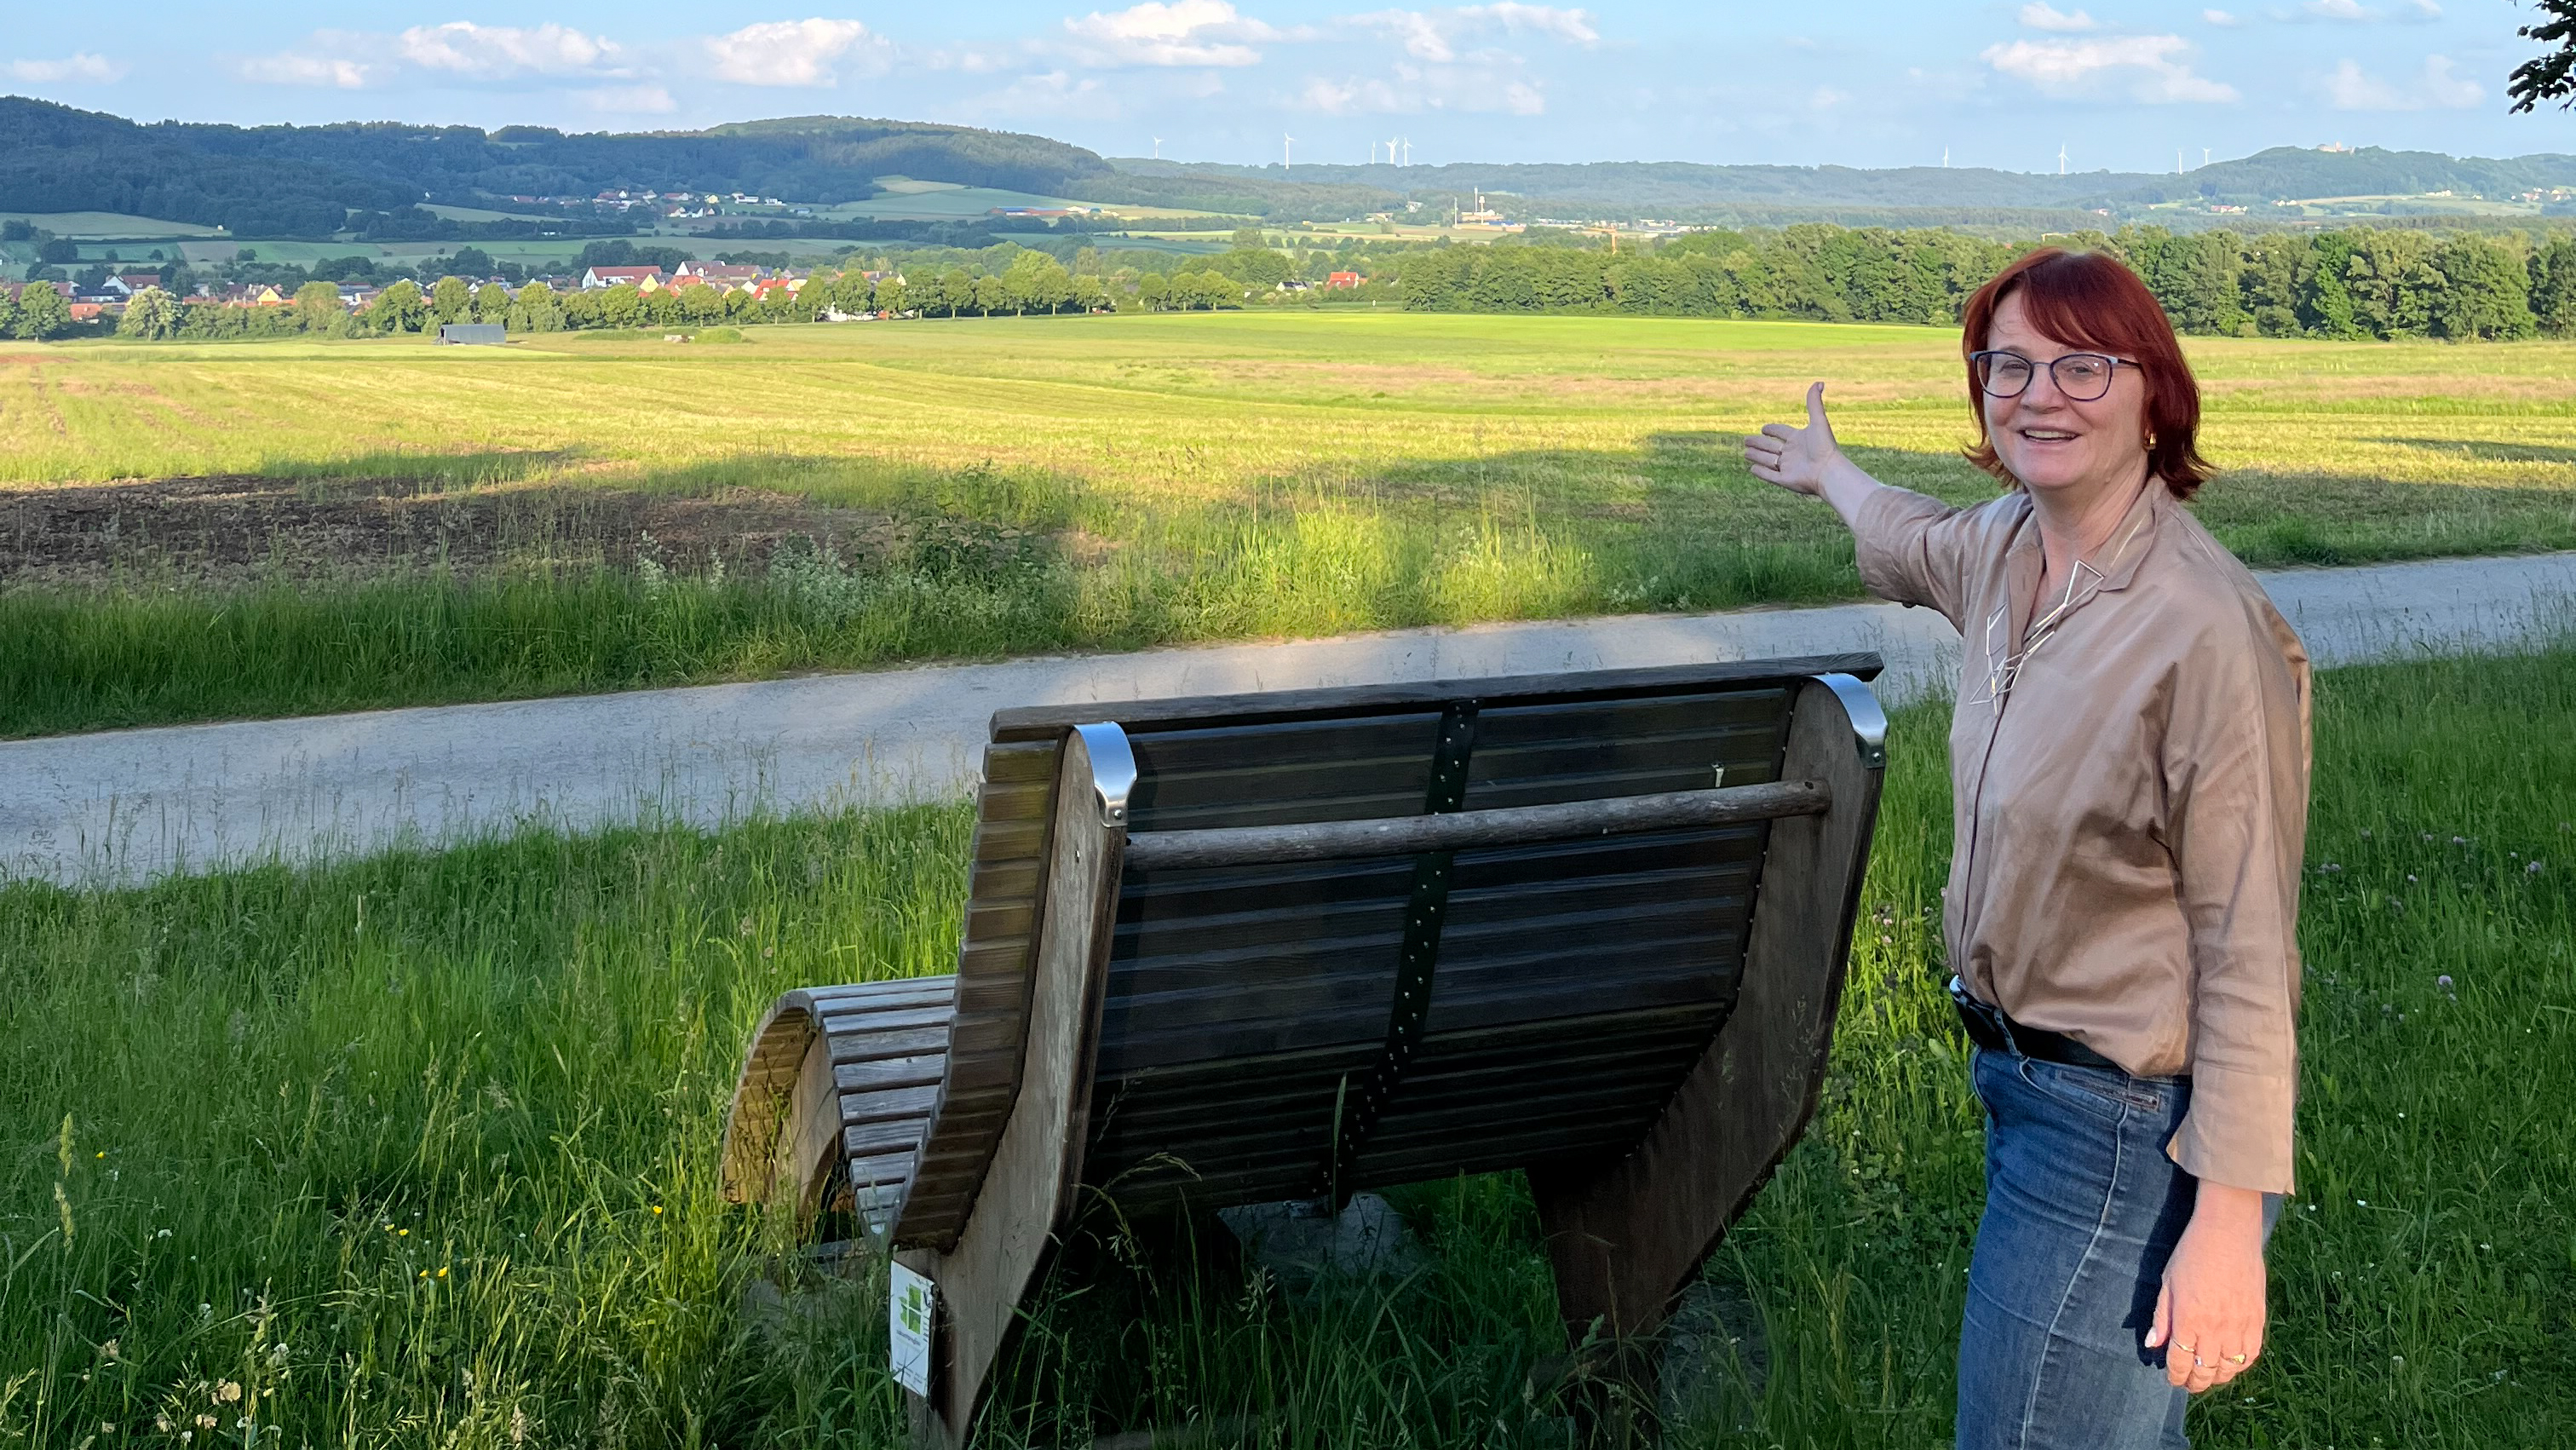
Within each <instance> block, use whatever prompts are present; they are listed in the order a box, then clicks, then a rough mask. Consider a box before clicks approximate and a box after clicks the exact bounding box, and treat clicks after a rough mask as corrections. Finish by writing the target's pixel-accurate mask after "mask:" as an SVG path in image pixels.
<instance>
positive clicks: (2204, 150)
mask: <svg viewBox="0 0 2576 1450" xmlns="http://www.w3.org/2000/svg"><path fill="white" fill-rule="evenodd" d="M2200 164H2201V165H2203V166H2207V165H2208V164H2209V148H2208V147H2206V146H2203V147H2201V148H2200Z"/></svg>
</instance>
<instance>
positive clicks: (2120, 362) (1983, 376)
mask: <svg viewBox="0 0 2576 1450" xmlns="http://www.w3.org/2000/svg"><path fill="white" fill-rule="evenodd" d="M1998 357H2008V358H2011V359H2012V360H2013V361H2014V362H2017V363H2020V364H2021V365H2023V366H2024V367H2027V368H2029V369H2030V373H2029V375H2028V376H2027V377H2024V378H2023V379H2022V380H2021V386H2020V387H2018V388H2015V389H2013V390H2012V391H2011V392H2009V393H2007V392H2001V391H1998V390H1997V389H1996V388H1995V386H1994V384H1993V382H1992V379H1993V377H1994V374H1995V369H1994V364H1992V363H1990V362H1988V361H1987V359H1988V358H1998ZM2079 357H2083V358H2097V359H2099V360H2101V361H2102V362H2105V363H2108V364H2110V366H2108V367H2106V368H2104V369H2103V370H2102V391H2100V392H2098V393H2094V394H2091V395H2090V396H2087V395H2085V394H2082V393H2078V392H2076V391H2074V390H2073V389H2071V388H2069V387H2067V386H2066V380H2065V379H2064V378H2062V377H2059V376H2058V374H2057V365H2058V364H2059V363H2062V362H2065V361H2067V360H2068V359H2070V358H2079ZM2043 367H2045V368H2047V369H2048V381H2049V382H2050V383H2051V384H2052V385H2053V386H2055V387H2056V389H2057V391H2058V392H2060V393H2062V394H2064V395H2065V396H2066V398H2067V399H2068V400H2069V401H2071V402H2077V403H2098V402H2100V401H2101V400H2102V399H2104V398H2107V397H2109V396H2111V385H2112V384H2113V383H2114V382H2117V381H2118V380H2119V377H2120V369H2122V368H2124V367H2125V368H2130V369H2134V370H2136V371H2139V372H2144V371H2145V368H2144V367H2143V366H2142V365H2141V364H2140V363H2139V362H2138V361H2137V360H2136V359H2135V358H2125V357H2119V356H2116V355H2114V354H2112V353H2107V352H2064V353H2059V354H2058V355H2057V356H2055V357H2053V358H2050V359H2049V360H2048V361H2047V362H2045V363H2042V362H2040V361H2039V360H2038V359H2036V358H2027V357H2023V356H2022V355H2021V354H2020V353H2017V352H2012V351H2009V350H2007V349H2004V348H1999V347H1990V348H1986V349H1984V350H1982V351H1979V352H1972V353H1970V354H1968V375H1969V376H1970V377H1972V378H1974V379H1976V383H1977V391H1979V392H1981V393H1983V394H1985V395H1986V396H1987V397H1989V398H2018V397H2020V396H2021V395H2022V394H2024V393H2027V392H2029V391H2030V385H2031V384H2032V383H2033V382H2035V381H2037V380H2038V377H2039V370H2040V369H2041V368H2043Z"/></svg>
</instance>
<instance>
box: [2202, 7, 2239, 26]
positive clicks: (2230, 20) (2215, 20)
mask: <svg viewBox="0 0 2576 1450" xmlns="http://www.w3.org/2000/svg"><path fill="white" fill-rule="evenodd" d="M2200 18H2201V19H2202V20H2205V21H2207V22H2208V23H2210V24H2212V25H2215V26H2218V27H2219V28H2220V29H2222V30H2224V29H2232V28H2234V27H2236V26H2239V25H2242V24H2244V23H2245V22H2244V21H2243V20H2242V19H2240V18H2239V17H2237V16H2235V15H2232V14H2230V13H2228V12H2227V11H2224V10H2203V11H2202V12H2200Z"/></svg>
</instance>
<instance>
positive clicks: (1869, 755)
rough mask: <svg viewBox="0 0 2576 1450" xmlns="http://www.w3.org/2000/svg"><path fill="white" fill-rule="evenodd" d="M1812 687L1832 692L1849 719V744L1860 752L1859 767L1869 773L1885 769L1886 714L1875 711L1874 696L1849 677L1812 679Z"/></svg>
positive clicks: (1876, 698) (1868, 689)
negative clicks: (1823, 688) (1867, 768)
mask: <svg viewBox="0 0 2576 1450" xmlns="http://www.w3.org/2000/svg"><path fill="white" fill-rule="evenodd" d="M1816 683H1818V684H1820V685H1823V686H1824V687H1825V688H1826V689H1828V690H1831V691H1833V692H1834V698H1835V699H1838V700H1840V701H1842V702H1843V713H1844V714H1846V715H1848V716H1850V717H1851V724H1852V743H1853V744H1854V745H1856V746H1858V747H1859V749H1860V763H1861V764H1863V765H1866V766H1868V767H1869V768H1870V769H1872V770H1884V769H1886V767H1887V712H1886V711H1885V710H1882V709H1880V708H1879V704H1878V695H1877V693H1876V692H1875V691H1873V690H1871V689H1870V687H1869V686H1867V685H1865V684H1862V683H1861V682H1860V681H1859V680H1857V679H1854V678H1853V677H1852V676H1850V675H1843V674H1832V675H1818V676H1816Z"/></svg>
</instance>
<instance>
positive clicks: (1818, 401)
mask: <svg viewBox="0 0 2576 1450" xmlns="http://www.w3.org/2000/svg"><path fill="white" fill-rule="evenodd" d="M1744 462H1745V464H1746V465H1747V466H1748V467H1750V468H1751V469H1752V470H1753V476H1754V477H1755V478H1758V479H1760V480H1762V481H1763V482H1764V483H1776V484H1778V485H1779V486H1781V487H1782V488H1785V489H1787V490H1789V491H1790V492H1791V493H1803V494H1805V495H1807V496H1808V497H1810V498H1822V497H1824V496H1825V483H1826V479H1827V477H1828V476H1829V474H1830V473H1831V472H1832V471H1833V465H1835V464H1836V463H1842V464H1843V466H1844V467H1846V468H1849V467H1850V466H1851V465H1850V463H1849V462H1848V461H1847V460H1845V459H1844V458H1843V451H1842V449H1841V448H1839V447H1837V446H1835V443H1834V428H1833V425H1832V424H1831V423H1828V422H1826V421H1825V385H1824V384H1822V383H1811V384H1809V385H1808V387H1807V426H1806V427H1804V428H1798V427H1793V426H1791V425H1790V424H1787V423H1765V424H1763V425H1762V431H1761V432H1759V433H1756V434H1754V435H1753V436H1752V437H1750V438H1747V439H1745V440H1744Z"/></svg>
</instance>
